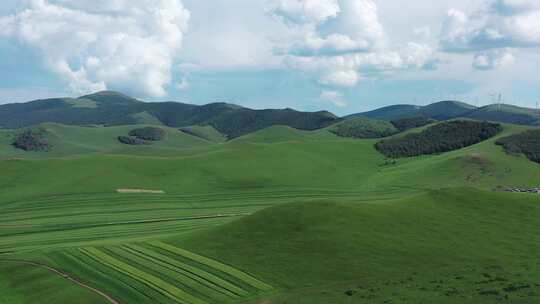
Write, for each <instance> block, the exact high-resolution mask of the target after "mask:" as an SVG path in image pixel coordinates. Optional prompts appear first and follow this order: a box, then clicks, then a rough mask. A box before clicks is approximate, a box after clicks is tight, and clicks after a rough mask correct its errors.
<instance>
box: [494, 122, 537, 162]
mask: <svg viewBox="0 0 540 304" xmlns="http://www.w3.org/2000/svg"><path fill="white" fill-rule="evenodd" d="M496 144H497V145H500V146H503V147H504V149H505V150H506V152H508V153H517V154H525V156H527V158H529V159H530V160H532V161H534V162H537V163H540V130H529V131H526V132H523V133H520V134H515V135H512V136H508V137H504V138H501V139H499V140H498V141H497V143H496Z"/></svg>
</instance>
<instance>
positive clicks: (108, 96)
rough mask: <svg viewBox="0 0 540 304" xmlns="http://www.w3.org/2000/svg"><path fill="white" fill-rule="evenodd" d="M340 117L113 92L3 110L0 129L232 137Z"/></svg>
mask: <svg viewBox="0 0 540 304" xmlns="http://www.w3.org/2000/svg"><path fill="white" fill-rule="evenodd" d="M337 119H338V118H337V117H336V116H334V115H333V114H331V113H329V112H314V113H308V112H300V111H295V110H292V109H280V110H271V109H268V110H252V109H247V108H243V107H240V106H237V105H231V104H227V103H213V104H208V105H203V106H198V105H191V104H184V103H177V102H151V103H147V102H142V101H139V100H136V99H133V98H131V97H129V96H125V95H122V94H120V93H115V92H108V91H106V92H99V93H96V94H91V95H86V96H82V97H80V98H55V99H44V100H36V101H32V102H28V103H19V104H8V105H2V106H0V126H1V127H4V128H21V127H27V126H32V125H37V124H40V123H45V122H55V123H62V124H67V125H78V126H84V125H128V124H140V123H154V124H155V123H160V124H163V125H165V126H169V127H175V128H178V127H187V126H192V125H210V126H212V127H214V128H215V129H216V130H218V131H219V132H221V133H222V134H225V135H227V136H228V137H229V138H234V137H238V136H241V135H244V134H247V133H250V132H253V131H256V130H260V129H263V128H266V127H269V126H272V125H287V126H290V127H294V128H297V129H304V130H314V129H319V128H323V127H326V126H328V125H330V124H331V123H333V122H335V121H336V120H337Z"/></svg>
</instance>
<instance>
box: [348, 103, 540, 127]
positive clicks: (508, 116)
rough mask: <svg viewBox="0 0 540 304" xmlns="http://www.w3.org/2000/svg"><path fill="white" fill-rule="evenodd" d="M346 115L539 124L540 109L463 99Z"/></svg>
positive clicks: (388, 118)
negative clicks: (464, 100) (481, 105)
mask: <svg viewBox="0 0 540 304" xmlns="http://www.w3.org/2000/svg"><path fill="white" fill-rule="evenodd" d="M347 117H367V118H372V119H382V120H388V121H391V120H397V119H403V118H411V117H424V118H430V119H436V120H449V119H454V118H470V119H476V120H487V121H494V122H502V123H511V124H518V125H530V126H536V125H540V111H539V110H536V109H530V108H523V107H517V106H513V105H507V104H492V105H487V106H483V107H475V106H473V105H470V104H467V103H464V102H460V101H440V102H436V103H433V104H430V105H427V106H414V105H392V106H387V107H382V108H380V109H376V110H373V111H369V112H363V113H358V114H352V115H349V116H347Z"/></svg>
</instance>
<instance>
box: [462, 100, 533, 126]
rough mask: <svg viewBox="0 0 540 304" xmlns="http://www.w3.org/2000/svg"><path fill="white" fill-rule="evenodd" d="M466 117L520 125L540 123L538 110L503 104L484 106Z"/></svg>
mask: <svg viewBox="0 0 540 304" xmlns="http://www.w3.org/2000/svg"><path fill="white" fill-rule="evenodd" d="M466 117H468V118H472V119H480V120H490V121H498V122H504V123H513V124H520V125H536V126H537V125H540V111H538V110H534V109H528V108H521V107H516V106H512V105H505V104H502V105H489V106H485V107H482V108H479V109H478V110H476V111H473V112H471V113H469V114H467V115H466Z"/></svg>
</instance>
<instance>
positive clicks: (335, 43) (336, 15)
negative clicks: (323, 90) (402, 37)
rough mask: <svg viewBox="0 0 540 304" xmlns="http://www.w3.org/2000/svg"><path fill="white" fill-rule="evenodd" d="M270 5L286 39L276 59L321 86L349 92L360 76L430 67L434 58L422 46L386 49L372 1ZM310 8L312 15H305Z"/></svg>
mask: <svg viewBox="0 0 540 304" xmlns="http://www.w3.org/2000/svg"><path fill="white" fill-rule="evenodd" d="M315 2H316V3H318V5H314V4H313V3H315ZM271 3H273V5H271V6H270V7H271V8H272V9H271V13H272V14H273V15H274V16H277V17H278V20H284V21H285V24H286V25H287V26H288V27H289V28H290V31H291V34H290V36H289V37H288V39H285V41H282V43H281V44H279V45H277V47H276V49H277V50H278V51H277V52H276V54H279V55H283V56H284V63H285V65H286V66H288V67H289V68H292V69H296V70H300V71H303V72H307V73H310V74H312V75H313V76H314V77H315V78H317V80H318V82H319V83H321V84H323V85H326V86H333V87H353V86H355V85H357V84H358V82H359V81H361V80H362V79H364V78H366V76H365V74H366V73H368V74H369V73H374V72H389V71H395V70H403V69H410V68H424V67H425V66H427V65H429V66H430V67H431V68H433V67H434V66H435V65H436V60H435V59H434V56H435V52H434V50H433V49H432V48H431V47H429V46H428V45H425V44H418V43H407V44H405V45H403V46H397V47H396V46H394V47H389V46H388V38H387V36H386V33H385V30H384V27H383V25H382V23H381V22H380V20H379V14H378V8H377V5H376V3H375V1H373V0H339V1H337V0H317V1H315V0H312V1H309V0H272V1H271ZM309 3H311V4H309ZM315 7H316V8H317V9H316V11H317V12H319V13H317V14H315V13H314V12H312V11H310V10H311V9H313V8H315ZM308 8H309V9H308Z"/></svg>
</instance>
